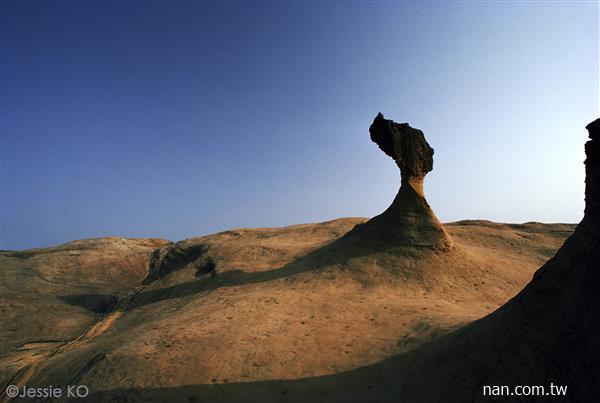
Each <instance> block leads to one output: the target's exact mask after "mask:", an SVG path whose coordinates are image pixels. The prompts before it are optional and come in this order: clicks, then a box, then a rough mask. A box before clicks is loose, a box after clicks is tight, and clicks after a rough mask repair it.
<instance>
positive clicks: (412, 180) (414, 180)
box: [400, 176, 425, 198]
mask: <svg viewBox="0 0 600 403" xmlns="http://www.w3.org/2000/svg"><path fill="white" fill-rule="evenodd" d="M423 182H424V181H423V178H419V177H415V176H413V177H409V178H406V179H405V178H404V177H403V178H402V179H401V180H400V188H402V187H411V188H412V189H413V190H414V191H415V192H416V193H417V194H418V195H419V196H421V197H423V198H425V193H424V190H423Z"/></svg>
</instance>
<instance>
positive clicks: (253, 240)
mask: <svg viewBox="0 0 600 403" xmlns="http://www.w3.org/2000/svg"><path fill="white" fill-rule="evenodd" d="M370 134H371V138H372V140H373V141H374V142H375V143H376V144H377V145H378V146H379V147H380V148H381V149H382V151H384V152H385V153H386V154H387V155H389V156H390V157H392V158H393V159H394V160H395V161H396V163H397V165H398V166H399V168H400V171H401V185H400V190H399V192H398V195H397V196H396V198H395V199H394V201H393V202H392V204H391V206H390V207H389V208H388V209H387V210H385V211H384V212H383V213H382V214H380V215H379V216H377V217H374V218H372V219H370V220H366V219H361V218H346V219H338V220H333V221H328V222H325V223H319V224H304V225H296V226H291V227H284V228H258V229H236V230H231V231H226V232H222V233H218V234H213V235H208V236H205V237H199V238H192V239H188V240H184V241H180V242H177V243H170V242H168V241H160V240H124V239H120V238H119V239H112V238H111V239H101V240H91V241H77V242H75V243H71V244H66V245H63V246H60V247H57V248H50V249H41V250H35V251H23V252H2V254H1V256H0V259H2V260H1V261H0V268H1V269H2V276H3V281H2V286H3V289H6V293H5V292H3V297H4V299H3V300H2V309H3V316H2V320H3V323H2V325H3V326H6V328H7V329H10V330H9V333H8V334H7V335H6V337H5V338H4V339H2V343H3V344H2V348H3V349H2V358H1V359H2V361H1V363H2V382H3V385H7V384H11V383H12V384H17V385H25V384H27V385H29V386H41V385H47V384H53V385H67V384H75V383H78V384H85V385H87V386H89V388H90V390H91V391H92V392H93V396H92V400H93V401H211V402H212V401H232V402H233V401H290V402H296V401H332V402H334V401H335V402H339V401H357V402H365V401H398V400H402V401H471V400H478V399H479V398H480V397H481V391H480V389H481V385H482V384H485V383H486V382H488V383H490V384H502V383H503V382H505V383H508V384H510V383H511V382H512V383H514V382H523V383H527V384H531V383H535V382H539V383H546V382H548V381H549V377H552V379H554V380H555V382H556V383H560V382H561V381H563V382H566V383H568V384H569V385H571V386H572V390H574V392H573V394H572V395H569V396H570V397H572V398H573V399H575V398H588V397H590V396H592V395H594V394H595V395H596V396H598V394H597V391H596V389H594V388H595V386H593V385H592V383H593V382H596V381H597V379H596V377H597V375H594V374H593V373H592V372H593V371H591V370H592V369H594V368H595V367H594V361H593V360H594V359H597V351H598V350H597V348H595V346H594V340H598V338H597V336H598V335H599V334H598V329H597V326H596V325H595V323H597V322H598V320H597V319H598V318H597V312H598V310H597V302H598V301H597V298H598V297H597V296H598V295H600V294H598V292H597V291H598V279H597V276H596V274H597V273H596V272H595V271H594V268H597V267H600V265H598V254H597V253H598V252H597V251H598V250H599V248H598V245H597V240H598V238H599V237H598V228H597V225H598V220H597V212H596V210H595V209H594V208H592V207H590V206H594V205H595V204H597V203H598V200H599V199H598V197H597V195H598V186H600V185H597V184H596V182H597V181H596V179H598V178H599V175H598V165H597V164H596V160H597V158H598V153H597V152H596V151H595V149H596V148H597V144H595V143H593V140H592V142H590V143H588V146H586V150H587V152H588V160H587V165H586V167H587V177H588V182H587V190H586V198H587V206H588V207H587V210H586V218H585V219H584V221H583V222H582V223H581V224H580V225H579V226H578V227H577V230H576V231H575V233H574V234H573V230H574V229H575V225H569V224H540V223H526V224H498V223H492V222H486V221H461V222H456V223H449V224H445V225H442V224H441V223H440V222H439V220H438V219H437V218H436V217H435V214H434V213H433V211H432V209H431V208H430V206H429V204H428V203H427V201H426V199H425V196H424V190H423V180H424V177H425V175H426V174H427V172H429V171H430V170H431V169H432V168H433V149H432V148H431V147H430V146H429V144H427V141H426V140H425V137H424V135H423V133H422V132H421V131H420V130H418V129H414V128H411V127H410V126H409V125H408V124H397V123H395V122H392V121H389V120H386V119H384V117H383V116H382V115H378V116H377V117H376V118H375V120H374V122H373V124H372V125H371V128H370ZM569 236H571V237H570V238H569V240H568V241H567V242H566V244H565V246H564V247H563V248H562V249H561V250H560V252H559V253H558V254H557V255H556V256H555V257H554V258H552V259H551V260H550V262H548V264H546V265H545V266H544V267H543V268H542V269H540V270H539V271H538V272H537V274H536V276H535V278H534V280H533V281H532V282H531V283H530V284H529V285H528V286H527V287H526V288H525V289H524V290H523V291H521V290H522V289H523V287H524V286H525V285H527V283H529V282H530V281H531V279H532V276H533V274H534V272H535V271H536V270H537V269H538V268H539V267H540V265H543V264H544V262H546V261H547V260H548V259H550V258H551V257H552V256H553V255H554V254H555V253H556V251H557V250H558V249H559V248H560V246H561V245H562V243H563V242H564V240H565V239H566V238H567V237H569ZM563 286H564V287H563ZM515 296H516V297H515ZM28 298H29V299H28ZM511 298H512V299H511ZM509 300H510V302H508V303H507V304H506V302H507V301H509ZM503 304H506V305H504V306H503ZM501 306H503V307H502V308H500V309H498V308H499V307H501ZM42 307H43V308H42ZM46 307H54V308H52V309H47V308H46ZM4 312H7V313H8V316H7V315H4ZM492 312H493V313H492ZM490 313H491V315H490ZM486 315H489V316H486ZM484 316H486V317H485V318H484V319H481V320H477V319H479V318H482V317H484ZM19 317H27V321H25V322H23V323H21V324H16V323H15V322H18V321H19ZM61 319H62V320H63V322H61V321H60V320H61ZM57 323H58V324H60V325H57ZM576 324H577V325H579V326H576ZM43 326H45V328H42V327H43ZM42 335H43V336H42ZM565 351H569V353H571V354H573V357H574V358H573V359H570V360H566V359H565V354H566V353H565ZM584 370H585V371H586V373H589V374H590V375H588V376H587V378H586V379H583V380H579V379H575V380H574V379H573V377H569V376H568V374H569V373H573V374H578V373H579V372H581V371H584ZM552 371H554V372H552ZM533 373H535V374H536V375H535V376H534V375H531V374H533ZM596 373H597V372H596ZM578 382H579V383H578ZM597 384H598V383H597V382H596V385H597ZM582 385H583V386H582ZM578 386H579V387H580V388H579V392H575V390H577V389H578ZM570 391H571V389H570ZM573 401H578V400H573ZM579 401H582V400H579Z"/></svg>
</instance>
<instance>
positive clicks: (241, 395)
mask: <svg viewBox="0 0 600 403" xmlns="http://www.w3.org/2000/svg"><path fill="white" fill-rule="evenodd" d="M397 360H404V358H403V356H397V357H393V358H391V359H388V360H385V361H382V362H379V363H376V364H373V365H369V366H365V367H361V368H357V369H353V370H350V371H346V372H341V373H337V374H332V375H325V376H318V377H310V378H301V379H294V380H268V381H258V382H228V380H226V379H216V380H215V381H216V382H218V383H214V384H197V385H186V386H180V387H158V388H123V389H113V390H108V391H102V392H97V393H93V391H92V394H91V396H90V399H91V401H94V402H107V401H110V402H141V401H143V402H207V403H208V402H211V403H213V402H214V403H217V402H263V403H270V402H294V403H296V402H299V403H301V402H306V403H314V402H323V403H339V402H361V403H364V402H373V401H379V400H381V397H382V395H383V394H388V393H389V392H390V391H389V390H385V389H384V388H383V387H382V385H383V384H387V380H388V379H387V378H388V377H389V375H390V374H389V371H387V370H386V367H388V366H389V365H390V363H391V362H392V361H397ZM398 401H400V400H398Z"/></svg>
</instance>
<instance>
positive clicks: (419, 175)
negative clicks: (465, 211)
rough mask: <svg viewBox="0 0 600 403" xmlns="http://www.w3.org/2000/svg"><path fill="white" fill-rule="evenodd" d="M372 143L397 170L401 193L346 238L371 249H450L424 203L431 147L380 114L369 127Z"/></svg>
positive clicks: (416, 131)
mask: <svg viewBox="0 0 600 403" xmlns="http://www.w3.org/2000/svg"><path fill="white" fill-rule="evenodd" d="M369 133H370V135H371V140H373V142H375V143H376V144H377V145H378V146H379V148H380V149H381V150H382V151H383V152H384V153H386V154H387V155H388V156H390V157H391V158H392V159H393V160H394V161H395V162H396V164H397V165H398V167H399V168H400V173H401V182H400V190H399V191H398V194H397V195H396V198H395V199H394V201H393V202H392V204H391V205H390V206H389V207H388V208H387V210H385V211H384V212H383V213H381V214H380V215H378V216H376V217H374V218H372V219H371V220H369V221H368V222H367V223H365V224H362V225H359V226H357V227H356V228H355V229H354V230H352V231H351V232H350V233H349V234H348V235H347V237H348V238H350V239H356V238H360V241H361V242H365V243H367V244H370V245H371V247H372V248H376V249H382V248H385V249H387V248H389V247H422V248H431V249H437V250H444V249H449V248H450V247H451V246H452V240H451V238H450V236H449V235H448V233H447V232H446V231H445V230H444V227H443V226H442V224H441V223H440V221H439V220H438V219H437V217H436V216H435V214H434V213H433V211H432V210H431V207H430V206H429V204H428V203H427V200H425V195H424V191H423V181H424V179H425V175H427V173H428V172H430V171H431V170H432V169H433V148H432V147H431V146H430V145H429V144H428V143H427V140H425V136H424V134H423V132H422V131H421V130H419V129H415V128H413V127H410V125H409V124H408V123H396V122H394V121H392V120H387V119H385V118H384V117H383V115H382V114H381V113H379V114H378V115H377V116H376V117H375V120H373V123H372V124H371V127H370V128H369Z"/></svg>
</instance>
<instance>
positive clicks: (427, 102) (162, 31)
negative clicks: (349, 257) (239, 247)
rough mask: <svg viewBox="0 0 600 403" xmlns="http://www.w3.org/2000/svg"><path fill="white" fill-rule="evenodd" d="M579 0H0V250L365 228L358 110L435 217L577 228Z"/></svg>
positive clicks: (374, 157)
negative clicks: (396, 134)
mask: <svg viewBox="0 0 600 403" xmlns="http://www.w3.org/2000/svg"><path fill="white" fill-rule="evenodd" d="M598 27H599V6H598V3H597V2H580V3H573V2H563V3H538V2H524V3H517V2H504V3H501V2H495V3H482V2H477V3H475V2H455V3H451V2H428V3H423V2H422V3H410V2H408V3H393V2H385V3H383V2H382V3H371V2H368V3H338V2H328V3H318V2H297V3H287V4H282V3H275V2H264V3H254V2H253V3H243V2H231V3H217V2H203V3H200V2H198V3H191V2H187V3H168V4H167V3H161V2H147V3H144V2H131V3H117V2H107V3H104V4H102V3H91V2H87V3H86V2H73V3H64V2H63V3H55V2H41V3H29V2H25V3H24V2H16V3H8V2H2V3H1V5H0V30H1V34H2V38H1V42H0V46H1V48H0V50H1V54H0V56H1V61H0V73H1V76H0V84H1V88H0V90H1V91H0V94H1V95H0V96H1V99H0V102H1V104H0V107H1V122H0V124H1V126H0V130H1V136H2V137H1V158H2V169H1V180H2V182H1V190H2V198H1V202H2V206H1V218H2V223H1V230H2V232H1V237H2V238H1V245H0V248H4V249H22V248H30V247H39V246H49V245H54V244H58V243H62V242H66V241H69V240H73V239H79V238H89V237H99V236H107V235H118V236H130V237H161V238H167V239H171V240H179V239H183V238H187V237H192V236H198V235H204V234H207V233H211V232H215V231H220V230H225V229H229V228H232V227H254V226H280V225H288V224H294V223H304V222H316V221H323V220H328V219H333V218H338V217H344V216H364V217H367V216H373V215H376V214H378V213H379V212H381V211H383V210H384V209H385V208H386V207H387V206H388V205H389V204H390V202H391V201H392V199H393V197H394V195H395V194H396V191H397V189H398V185H399V171H398V169H397V168H396V166H395V164H394V162H393V161H392V160H391V159H390V158H389V157H387V156H386V155H384V154H383V153H382V152H381V151H379V149H378V148H377V146H376V145H375V144H373V143H371V141H370V139H369V134H368V127H369V125H370V124H371V122H372V120H373V118H374V117H375V115H376V114H377V112H379V111H381V112H382V113H383V114H384V115H385V116H386V117H387V118H391V119H394V120H396V121H398V122H409V123H410V124H411V125H413V126H414V127H417V128H420V129H422V130H423V131H424V132H425V135H426V136H427V139H428V141H429V143H430V144H431V145H432V147H434V149H435V157H434V158H435V165H434V170H433V172H431V173H430V174H429V175H428V176H427V179H426V189H425V190H426V195H427V198H428V200H429V202H430V204H431V205H432V207H433V209H434V210H435V211H436V213H437V215H438V216H439V218H440V219H441V220H442V221H444V222H447V221H454V220H460V219H489V220H494V221H501V222H525V221H543V222H578V221H579V220H580V219H581V217H582V214H583V207H584V202H583V191H584V182H583V181H584V171H583V159H584V153H583V144H584V142H585V139H586V131H585V129H584V126H585V125H586V124H587V123H588V122H590V121H592V120H593V119H595V118H597V117H598V112H599V110H598V108H599V101H598V94H599V85H600V84H599V66H598V59H599V51H598V43H599V28H598Z"/></svg>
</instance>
